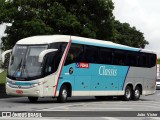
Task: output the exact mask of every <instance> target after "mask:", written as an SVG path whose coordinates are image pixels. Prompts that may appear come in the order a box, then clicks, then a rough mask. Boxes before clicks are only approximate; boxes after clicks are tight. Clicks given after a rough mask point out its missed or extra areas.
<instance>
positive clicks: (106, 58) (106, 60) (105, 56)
mask: <svg viewBox="0 0 160 120" xmlns="http://www.w3.org/2000/svg"><path fill="white" fill-rule="evenodd" d="M112 55H113V53H112V50H110V49H106V48H100V57H99V63H100V64H112Z"/></svg>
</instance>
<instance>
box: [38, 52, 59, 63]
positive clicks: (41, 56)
mask: <svg viewBox="0 0 160 120" xmlns="http://www.w3.org/2000/svg"><path fill="white" fill-rule="evenodd" d="M55 51H58V49H47V50H43V51H42V52H41V53H40V54H39V58H38V62H40V63H41V62H42V61H43V59H44V56H45V55H46V54H48V53H51V52H55Z"/></svg>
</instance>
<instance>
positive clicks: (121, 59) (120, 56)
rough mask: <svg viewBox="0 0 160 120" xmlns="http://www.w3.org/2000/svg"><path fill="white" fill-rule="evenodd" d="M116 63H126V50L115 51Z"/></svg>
mask: <svg viewBox="0 0 160 120" xmlns="http://www.w3.org/2000/svg"><path fill="white" fill-rule="evenodd" d="M114 64H115V65H126V54H125V52H124V51H120V50H117V51H115V52H114Z"/></svg>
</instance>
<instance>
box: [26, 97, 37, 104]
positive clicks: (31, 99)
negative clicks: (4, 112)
mask: <svg viewBox="0 0 160 120" xmlns="http://www.w3.org/2000/svg"><path fill="white" fill-rule="evenodd" d="M28 99H29V101H30V102H31V103H36V102H37V100H38V97H28Z"/></svg>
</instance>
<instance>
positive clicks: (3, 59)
mask: <svg viewBox="0 0 160 120" xmlns="http://www.w3.org/2000/svg"><path fill="white" fill-rule="evenodd" d="M11 52H12V49H10V50H6V51H4V52H3V53H2V63H3V64H4V62H5V59H6V57H5V56H6V54H8V53H11Z"/></svg>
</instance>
